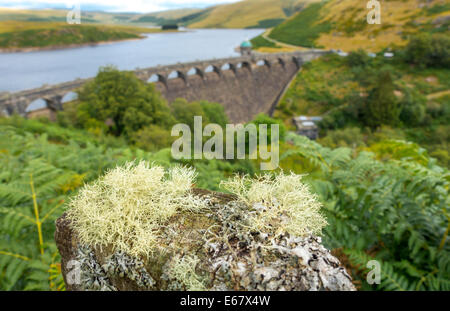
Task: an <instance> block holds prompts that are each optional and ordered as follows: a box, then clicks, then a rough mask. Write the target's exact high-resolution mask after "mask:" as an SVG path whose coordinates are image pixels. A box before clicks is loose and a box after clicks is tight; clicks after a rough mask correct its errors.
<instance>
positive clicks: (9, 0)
mask: <svg viewBox="0 0 450 311" xmlns="http://www.w3.org/2000/svg"><path fill="white" fill-rule="evenodd" d="M238 1H240V0H67V1H66V0H0V7H9V8H21V9H42V8H69V7H71V6H72V5H73V4H75V3H79V4H80V5H81V10H83V9H84V10H90V11H92V10H101V11H109V12H155V11H163V10H169V9H179V8H199V7H200V8H204V7H207V6H211V5H216V4H221V3H230V2H238Z"/></svg>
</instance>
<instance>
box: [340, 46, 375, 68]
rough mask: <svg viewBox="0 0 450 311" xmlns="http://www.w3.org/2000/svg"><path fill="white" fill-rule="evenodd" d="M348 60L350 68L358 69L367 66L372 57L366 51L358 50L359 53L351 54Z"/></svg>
mask: <svg viewBox="0 0 450 311" xmlns="http://www.w3.org/2000/svg"><path fill="white" fill-rule="evenodd" d="M346 60H347V64H348V65H349V66H350V67H358V66H366V65H367V64H368V63H369V61H370V57H369V55H367V53H366V51H364V50H362V49H358V50H357V51H353V52H350V53H349V54H348V56H347V58H346Z"/></svg>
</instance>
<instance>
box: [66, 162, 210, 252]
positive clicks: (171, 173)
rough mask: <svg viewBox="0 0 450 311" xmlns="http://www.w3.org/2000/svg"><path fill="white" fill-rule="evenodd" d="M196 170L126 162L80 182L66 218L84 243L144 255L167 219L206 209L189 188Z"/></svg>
mask: <svg viewBox="0 0 450 311" xmlns="http://www.w3.org/2000/svg"><path fill="white" fill-rule="evenodd" d="M195 175H196V174H195V171H194V170H193V169H189V168H185V167H174V168H171V169H169V170H168V171H166V170H164V168H162V167H160V166H151V165H150V164H149V163H146V162H139V163H128V164H126V165H125V166H123V167H117V168H115V169H113V170H110V171H109V172H107V173H106V175H104V176H103V177H101V178H99V179H98V180H97V181H95V182H94V183H92V184H89V185H86V186H85V187H83V189H81V191H80V192H79V193H78V195H77V196H75V198H74V199H72V200H71V202H70V203H69V208H68V211H67V217H68V218H69V219H70V220H71V222H72V226H73V228H74V229H75V230H76V232H77V234H78V236H79V239H80V241H81V242H82V243H83V244H86V245H89V246H100V247H101V246H112V247H113V249H114V250H120V251H123V252H125V253H127V254H129V255H131V256H135V257H143V256H149V255H150V254H152V253H153V252H154V251H155V250H156V249H157V247H158V239H159V238H160V229H161V227H162V226H164V225H165V222H167V220H168V219H169V218H171V217H172V216H173V215H175V214H176V213H177V212H183V211H199V210H201V209H203V208H205V206H206V203H205V202H204V201H203V200H202V199H200V198H198V197H196V196H194V195H193V194H192V193H191V187H192V185H193V183H194V179H195Z"/></svg>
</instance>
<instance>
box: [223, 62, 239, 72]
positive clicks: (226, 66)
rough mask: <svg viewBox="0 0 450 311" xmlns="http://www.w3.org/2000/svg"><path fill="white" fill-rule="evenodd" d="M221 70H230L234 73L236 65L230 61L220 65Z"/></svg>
mask: <svg viewBox="0 0 450 311" xmlns="http://www.w3.org/2000/svg"><path fill="white" fill-rule="evenodd" d="M220 70H221V71H225V70H231V71H233V72H234V73H236V66H235V65H234V64H232V63H225V64H223V65H222V67H220Z"/></svg>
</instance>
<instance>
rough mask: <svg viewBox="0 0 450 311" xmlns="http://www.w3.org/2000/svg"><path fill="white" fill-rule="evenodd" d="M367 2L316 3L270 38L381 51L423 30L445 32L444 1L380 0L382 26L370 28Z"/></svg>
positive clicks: (449, 18) (449, 17) (448, 16)
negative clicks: (367, 19)
mask: <svg viewBox="0 0 450 311" xmlns="http://www.w3.org/2000/svg"><path fill="white" fill-rule="evenodd" d="M367 13H368V9H366V2H365V1H363V2H362V1H358V0H330V1H327V2H321V3H314V4H311V5H310V6H308V7H307V8H306V9H304V10H302V11H301V12H299V13H298V14H296V15H295V16H293V17H292V18H290V19H289V20H287V21H285V22H284V23H282V24H280V25H278V26H277V27H275V28H274V29H273V30H272V31H271V32H270V34H269V38H271V39H274V40H277V41H280V42H283V43H287V44H293V45H297V46H304V47H322V48H326V49H342V50H344V51H350V50H356V49H358V48H364V49H368V50H371V51H379V50H381V49H383V48H386V47H389V46H393V45H400V46H401V45H405V44H406V43H407V40H408V37H409V36H410V35H411V34H414V33H417V32H418V31H419V30H420V31H426V32H433V33H434V32H445V31H446V30H447V29H448V27H449V23H450V6H449V4H448V2H446V1H444V0H430V1H425V0H419V1H417V0H390V1H387V0H381V24H380V25H369V24H368V23H367V21H366V16H367Z"/></svg>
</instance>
